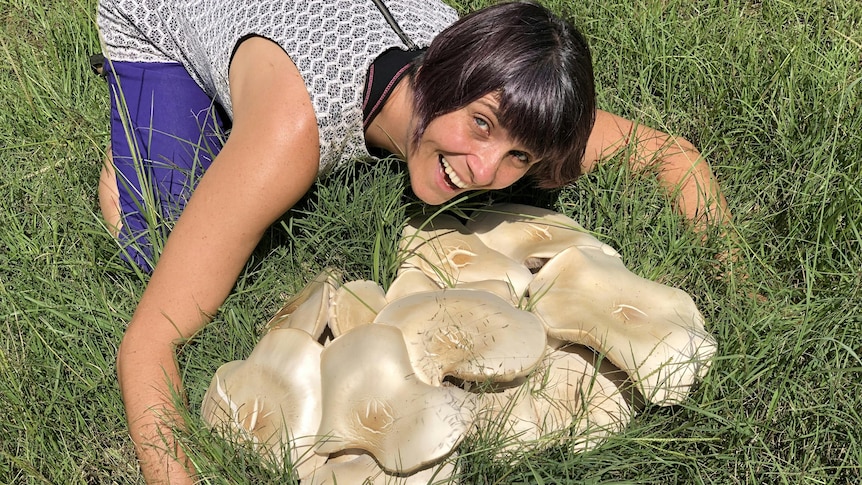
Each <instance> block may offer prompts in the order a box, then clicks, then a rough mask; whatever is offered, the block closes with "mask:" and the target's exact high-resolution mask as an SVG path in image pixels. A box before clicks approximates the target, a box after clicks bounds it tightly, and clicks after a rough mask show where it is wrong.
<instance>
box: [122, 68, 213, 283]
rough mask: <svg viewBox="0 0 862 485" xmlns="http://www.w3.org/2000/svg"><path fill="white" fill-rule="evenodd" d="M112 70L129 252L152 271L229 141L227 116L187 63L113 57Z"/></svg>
mask: <svg viewBox="0 0 862 485" xmlns="http://www.w3.org/2000/svg"><path fill="white" fill-rule="evenodd" d="M105 70H106V71H107V78H108V86H109V89H110V94H111V152H112V155H113V157H114V166H115V168H116V173H117V186H118V188H119V191H120V210H121V214H122V224H123V226H122V229H121V230H120V236H119V240H120V243H121V244H122V246H123V254H122V257H123V259H125V260H127V261H129V262H132V263H134V264H137V265H138V266H140V267H141V268H142V269H143V270H144V271H146V272H150V271H152V268H153V266H154V265H155V259H156V258H158V254H160V253H161V249H162V246H163V244H164V241H165V239H166V238H167V235H168V233H169V232H170V229H171V228H172V227H173V224H174V222H175V221H176V219H177V217H179V214H180V212H182V210H183V208H184V207H185V205H186V202H187V201H188V199H189V197H190V196H191V193H192V190H194V187H195V186H196V185H197V182H198V180H199V179H200V177H201V175H203V172H204V171H205V170H206V169H207V167H209V165H210V163H212V160H213V159H214V158H215V156H216V155H217V154H218V152H219V151H220V150H221V147H222V145H223V144H224V140H225V138H226V135H225V129H226V127H227V123H226V121H227V117H226V116H224V115H223V114H222V113H223V112H221V110H220V108H219V107H218V106H217V105H216V104H215V103H214V102H213V100H212V98H210V97H209V96H208V95H207V94H206V93H204V91H203V90H202V89H201V88H200V87H199V86H198V85H197V83H195V81H194V80H193V79H192V78H191V76H190V75H189V74H188V72H187V71H186V70H185V68H184V67H183V66H182V65H180V64H174V63H170V64H165V63H140V62H109V63H106V64H105Z"/></svg>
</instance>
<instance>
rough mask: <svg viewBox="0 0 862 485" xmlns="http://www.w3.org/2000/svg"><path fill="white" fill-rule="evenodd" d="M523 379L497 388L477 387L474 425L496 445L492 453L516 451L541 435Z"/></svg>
mask: <svg viewBox="0 0 862 485" xmlns="http://www.w3.org/2000/svg"><path fill="white" fill-rule="evenodd" d="M527 382H528V381H527V379H526V378H522V379H518V380H516V381H513V384H516V385H509V386H505V387H503V388H499V389H493V390H492V389H482V388H481V386H480V389H479V391H478V392H479V412H478V413H477V417H476V428H477V429H478V432H479V433H480V436H482V437H486V438H487V439H488V440H490V441H491V442H492V443H494V444H496V445H497V448H496V449H495V456H496V457H497V459H502V458H503V457H504V456H506V455H518V454H521V452H523V451H524V449H525V448H527V447H529V448H533V447H535V445H536V443H538V442H539V439H540V438H541V437H542V427H541V426H540V422H541V418H540V417H539V414H538V411H537V409H536V403H535V402H534V399H533V396H532V395H531V392H530V385H528V384H527Z"/></svg>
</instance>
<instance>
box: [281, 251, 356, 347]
mask: <svg viewBox="0 0 862 485" xmlns="http://www.w3.org/2000/svg"><path fill="white" fill-rule="evenodd" d="M340 283H341V274H340V273H339V272H338V271H336V270H334V269H332V268H325V269H324V270H323V271H321V272H320V273H319V274H318V275H317V276H315V277H314V279H313V280H311V281H309V282H308V284H307V285H305V287H304V288H303V289H302V290H300V292H299V293H297V294H296V295H294V296H293V297H291V298H290V299H288V300H287V302H285V304H284V306H282V308H281V310H279V311H278V313H276V314H275V316H274V317H272V319H270V321H269V322H267V324H266V327H265V328H267V329H274V328H298V329H300V330H304V331H305V332H307V333H308V334H309V335H311V336H312V337H313V338H314V339H315V340H317V339H319V338H320V335H321V334H322V333H323V330H324V329H325V328H326V324H327V322H328V321H329V305H330V299H331V296H332V292H333V290H334V289H335V288H338V285H339V284H340Z"/></svg>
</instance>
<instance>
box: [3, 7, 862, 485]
mask: <svg viewBox="0 0 862 485" xmlns="http://www.w3.org/2000/svg"><path fill="white" fill-rule="evenodd" d="M95 3H96V2H95V0H63V1H60V0H39V1H36V0H0V59H2V63H0V167H2V176H0V332H2V337H0V483H15V484H18V483H27V484H29V483H34V484H35V483H64V484H66V483H72V484H77V483H81V484H84V483H86V484H92V483H118V484H127V483H141V482H142V479H141V477H140V474H139V471H138V468H137V463H136V460H135V458H134V453H133V450H132V446H131V442H130V441H129V438H128V436H127V432H126V427H125V421H124V419H125V418H124V413H123V407H122V403H121V400H120V395H119V391H118V387H117V383H116V379H115V369H114V357H115V354H116V350H117V346H118V344H119V342H120V339H121V338H122V335H123V329H124V326H125V324H126V322H127V321H128V320H129V319H130V317H131V314H132V312H133V311H134V308H135V304H136V302H137V300H138V298H139V297H140V295H141V293H142V291H143V289H144V287H145V285H146V282H147V277H146V276H145V275H142V274H140V273H138V272H136V271H134V270H132V269H131V268H129V267H127V266H125V265H124V264H123V263H122V262H121V261H120V260H119V258H118V256H117V254H118V251H119V249H118V247H117V245H116V243H115V242H114V241H113V239H112V238H111V237H110V236H109V234H108V231H107V230H106V228H105V226H104V224H103V223H102V221H101V219H100V216H99V210H98V203H97V200H96V185H97V180H98V174H99V168H100V164H101V160H102V158H103V156H104V150H105V146H106V143H107V140H108V131H107V126H108V93H107V87H106V85H105V83H104V82H103V81H102V80H101V79H99V78H98V77H97V76H95V75H93V74H92V73H91V72H90V71H89V66H88V64H87V58H88V56H89V54H91V53H94V52H96V51H97V50H98V36H97V32H96V29H95V22H94V12H95ZM451 3H452V4H453V5H455V6H457V7H458V8H459V9H460V10H462V11H469V10H472V9H476V8H479V7H481V6H483V5H486V4H488V3H489V2H485V1H477V0H463V1H460V2H455V1H454V0H452V1H451ZM546 4H547V5H549V6H550V7H552V8H553V9H555V10H556V11H558V12H560V13H563V14H565V15H567V16H569V17H570V18H571V19H573V21H574V22H575V23H576V25H578V26H579V27H580V28H582V30H583V31H584V32H585V33H586V35H587V37H588V38H589V40H590V43H591V47H592V50H593V57H594V63H595V67H596V73H597V82H598V97H599V105H600V107H601V108H602V109H605V110H608V111H612V112H615V113H618V114H621V115H624V116H627V117H630V118H632V119H636V120H638V121H639V122H641V123H644V124H647V125H651V126H654V127H656V128H660V129H662V130H664V131H667V132H670V133H673V134H676V135H680V136H683V137H686V138H687V139H689V140H691V141H692V142H694V143H695V145H697V146H698V147H699V148H700V150H701V151H702V152H703V154H704V155H705V156H706V157H707V158H708V159H709V160H710V162H711V163H712V166H713V168H714V169H715V171H716V173H717V175H718V178H719V179H720V181H721V183H722V187H723V189H724V191H725V193H726V195H727V197H728V201H729V204H730V208H731V210H732V211H733V213H734V219H733V222H732V223H731V224H730V225H729V226H728V227H727V228H726V229H727V230H726V234H724V235H722V234H719V233H718V232H716V233H713V234H710V237H709V238H708V239H706V240H702V237H701V235H699V234H696V233H694V232H693V231H691V229H690V228H689V227H688V226H687V225H686V223H685V222H683V221H682V220H681V219H680V218H679V217H678V216H677V215H675V213H674V211H673V209H672V207H671V204H670V203H669V202H668V200H667V197H666V195H665V194H664V193H663V192H662V191H661V189H660V188H659V187H658V184H657V183H656V182H655V180H654V178H653V177H651V176H650V175H649V174H630V173H628V172H627V170H626V169H625V167H624V166H623V164H622V163H621V162H620V160H615V159H611V160H609V161H608V162H607V163H605V164H603V165H602V166H601V167H600V168H599V169H598V170H596V171H595V172H593V173H590V174H589V175H587V176H585V177H583V178H582V179H581V180H580V181H579V182H578V183H577V184H575V185H573V186H571V187H567V188H565V189H564V190H562V191H560V192H559V193H554V194H550V198H551V200H550V203H551V206H552V207H554V208H555V209H557V210H559V211H561V212H564V213H566V214H568V215H570V216H571V217H573V218H574V219H576V220H578V221H579V222H580V223H581V224H582V225H584V226H585V227H587V228H589V229H590V230H592V231H595V233H596V234H597V235H598V237H600V239H602V240H603V241H604V242H606V243H608V244H610V245H612V246H614V247H615V248H617V249H618V250H619V251H620V253H622V256H623V261H624V262H625V263H626V265H627V266H628V267H629V268H630V269H632V270H633V271H634V272H636V273H638V274H640V275H642V276H644V277H647V278H651V279H654V280H658V281H661V282H662V283H665V284H668V285H672V286H677V287H680V288H682V289H684V290H685V291H687V292H689V293H690V294H691V295H692V296H693V297H694V299H695V301H696V302H697V304H698V306H699V307H700V308H701V310H702V312H703V313H704V315H705V316H706V319H707V328H708V330H709V331H710V332H712V333H713V334H714V335H715V336H716V338H717V340H718V343H719V354H718V356H717V358H716V360H715V362H714V364H713V366H712V368H711V370H710V372H709V374H708V375H707V377H706V379H705V380H704V381H703V382H702V383H701V384H700V385H699V386H698V387H697V389H696V390H695V391H694V392H693V394H692V395H691V397H690V399H689V400H688V401H686V402H685V403H684V404H683V405H679V406H675V407H669V408H662V407H647V408H646V409H645V410H644V411H643V412H641V413H640V414H639V415H638V416H637V417H636V419H635V420H634V422H633V423H631V425H630V426H628V427H627V428H626V429H625V431H624V432H623V433H621V434H619V435H617V436H614V437H613V438H611V439H609V440H608V441H607V442H606V443H605V444H603V445H602V446H601V447H599V448H598V449H596V450H594V451H591V452H588V453H582V454H572V453H569V452H567V451H566V449H565V447H559V448H554V449H551V450H548V451H546V452H543V453H540V454H537V455H535V456H530V457H529V459H528V460H524V461H521V462H520V463H518V464H514V465H512V464H504V463H499V462H495V461H494V460H492V458H491V455H492V451H493V450H491V449H489V448H490V447H489V446H488V443H487V442H486V441H485V440H483V439H481V438H479V437H474V438H470V439H468V440H467V442H466V443H465V444H464V445H463V446H462V448H461V460H460V462H461V463H460V465H461V472H462V475H463V476H462V478H463V482H464V483H589V484H599V483H654V484H662V485H667V484H671V483H686V484H687V483H694V484H700V483H704V484H706V483H709V484H733V483H748V484H763V483H769V484H772V483H775V484H797V483H812V484H851V483H860V482H862V392H860V391H862V385H860V382H859V381H860V378H862V294H860V287H862V4H860V3H859V2H858V1H856V0H783V1H779V0H763V1H739V0H730V1H721V2H719V1H714V0H712V1H711V0H661V1H659V0H592V1H588V2H575V1H571V0H549V1H548V2H546ZM405 183H406V179H405V176H404V173H403V172H402V171H400V167H399V165H398V164H397V163H395V162H382V163H377V164H369V163H357V164H356V165H355V166H352V167H349V168H347V169H344V170H342V171H340V172H337V173H335V174H333V175H332V176H330V177H328V178H326V179H324V180H321V181H320V182H319V183H318V184H317V185H316V186H315V188H314V189H313V191H312V192H311V193H310V194H309V195H308V196H307V197H306V199H305V200H304V201H303V202H302V204H301V205H299V206H298V207H297V208H296V209H294V211H292V213H291V214H290V215H289V217H286V218H285V219H284V220H283V221H282V222H281V223H280V224H277V225H276V226H275V227H273V229H272V230H271V231H270V232H269V234H268V235H267V237H266V238H265V240H264V241H263V242H262V243H261V245H260V247H259V248H258V250H257V251H256V252H255V255H254V257H253V258H252V259H251V260H250V261H249V263H248V265H247V266H246V269H245V271H244V272H243V274H242V275H241V277H240V279H239V281H238V282H237V284H236V287H235V290H234V292H233V293H232V295H231V296H230V297H229V299H228V300H227V301H226V302H225V304H224V305H223V307H222V309H221V311H220V312H219V314H218V315H217V316H216V317H215V319H214V321H213V323H212V324H211V325H209V326H208V327H207V328H206V329H205V330H204V331H202V332H201V333H200V335H198V336H197V337H196V338H195V339H194V340H192V341H191V342H190V343H188V344H187V345H185V346H184V347H183V348H182V349H181V352H180V354H179V360H180V364H181V369H182V371H183V374H184V379H185V384H186V387H187V390H188V398H189V403H190V416H189V421H190V424H189V428H188V431H187V432H186V433H185V434H184V435H183V442H184V443H185V444H186V445H187V446H188V449H189V452H190V454H191V456H192V457H193V459H194V460H195V462H196V464H197V465H198V468H199V470H200V471H201V472H202V473H203V477H204V479H205V482H207V483H269V482H276V481H277V482H280V483H292V482H291V479H290V477H289V473H288V472H286V471H285V472H283V473H278V472H274V471H271V470H268V469H267V468H265V467H264V466H263V465H262V464H261V463H260V461H259V459H257V457H256V456H255V455H253V454H251V453H249V452H248V451H247V450H245V449H244V448H243V447H237V446H234V445H232V444H230V443H227V442H225V441H223V440H220V439H219V438H217V437H215V436H213V435H211V434H210V433H208V432H207V431H206V430H205V428H203V427H202V425H201V422H200V420H199V418H198V413H199V409H200V402H201V398H202V396H203V393H204V392H205V390H206V388H207V386H208V385H209V381H210V378H211V376H212V374H213V372H214V371H215V369H216V368H217V367H218V366H219V365H220V364H221V363H223V362H225V361H227V360H233V359H242V358H244V357H245V356H246V355H248V352H249V351H250V349H251V348H252V347H253V346H254V343H255V341H256V339H257V338H258V337H259V335H260V332H261V330H262V327H263V324H264V323H265V322H266V320H267V319H268V318H269V317H270V316H271V315H272V314H274V313H275V312H276V311H277V310H278V308H279V307H280V304H281V302H282V301H283V298H284V297H285V295H290V294H292V293H294V292H296V291H298V290H299V289H300V288H302V286H303V285H304V284H305V283H306V282H307V281H308V280H309V279H311V278H312V277H313V276H314V275H315V274H316V273H317V272H318V271H320V269H321V268H323V267H325V266H327V265H329V266H336V267H338V268H341V269H342V270H343V271H344V272H345V274H346V275H347V277H348V278H350V279H360V278H364V279H374V280H376V281H379V282H380V283H382V284H383V285H384V286H385V285H387V284H388V283H389V282H390V281H391V279H392V277H393V275H394V270H395V264H394V261H395V260H396V254H395V253H396V251H395V249H396V248H395V241H396V238H397V235H398V232H399V229H400V225H401V223H402V222H403V220H404V218H405V217H406V215H407V214H408V213H409V212H410V211H412V210H416V209H419V208H420V207H418V205H417V204H416V203H415V202H411V199H409V195H408V194H405V189H404V185H405ZM495 197H497V198H503V197H504V196H503V195H500V196H495ZM480 200H484V199H473V200H470V201H467V202H466V203H467V204H475V203H477V202H478V201H480ZM405 201H406V202H405ZM729 249H732V250H733V251H734V252H735V253H736V254H737V258H736V260H735V261H733V262H728V261H726V260H725V261H724V262H721V261H719V260H720V258H718V255H720V254H722V253H726V252H727V251H728V250H729Z"/></svg>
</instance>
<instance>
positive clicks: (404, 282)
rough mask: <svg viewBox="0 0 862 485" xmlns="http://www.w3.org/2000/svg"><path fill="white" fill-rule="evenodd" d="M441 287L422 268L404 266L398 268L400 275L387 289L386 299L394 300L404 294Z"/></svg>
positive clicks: (436, 289)
mask: <svg viewBox="0 0 862 485" xmlns="http://www.w3.org/2000/svg"><path fill="white" fill-rule="evenodd" d="M439 289H440V285H438V284H437V283H436V282H435V281H434V280H432V279H431V278H429V277H428V276H427V275H426V274H425V272H423V271H422V270H420V269H418V268H411V267H404V266H402V267H401V268H400V269H399V270H398V276H396V277H395V279H394V280H393V281H392V284H390V285H389V289H388V290H387V291H386V301H389V302H392V301H395V300H397V299H399V298H401V297H402V296H407V295H412V294H413V293H422V292H423V291H438V290H439Z"/></svg>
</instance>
